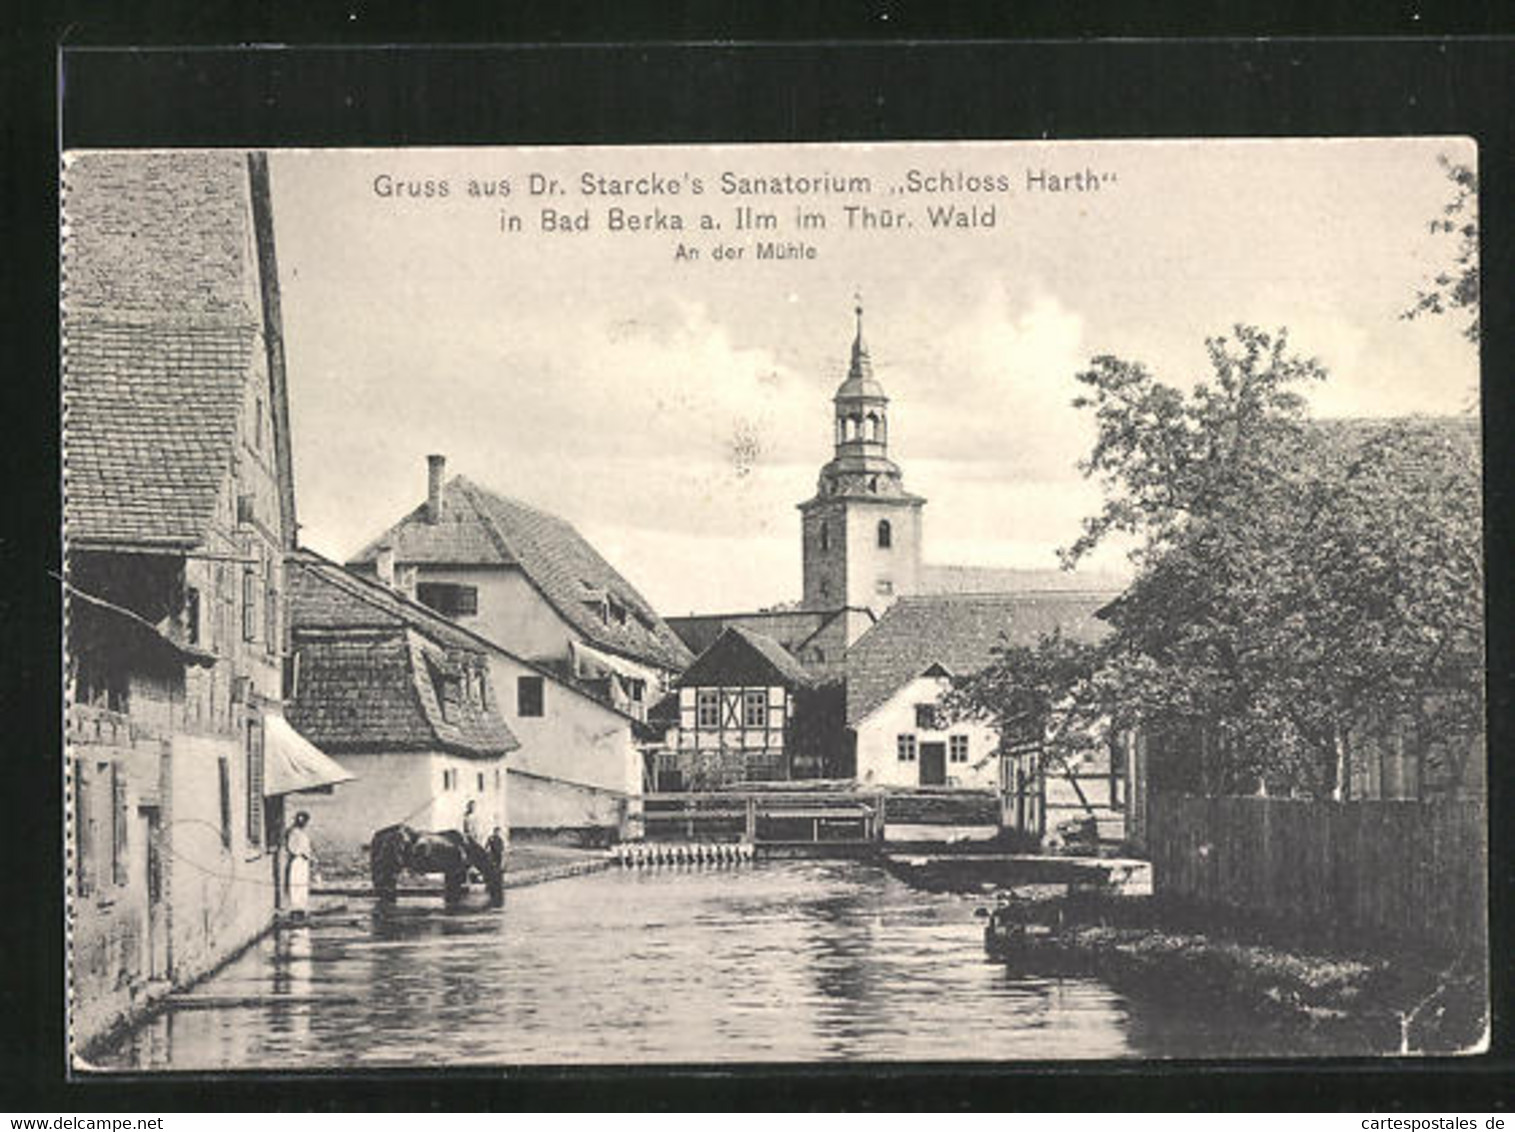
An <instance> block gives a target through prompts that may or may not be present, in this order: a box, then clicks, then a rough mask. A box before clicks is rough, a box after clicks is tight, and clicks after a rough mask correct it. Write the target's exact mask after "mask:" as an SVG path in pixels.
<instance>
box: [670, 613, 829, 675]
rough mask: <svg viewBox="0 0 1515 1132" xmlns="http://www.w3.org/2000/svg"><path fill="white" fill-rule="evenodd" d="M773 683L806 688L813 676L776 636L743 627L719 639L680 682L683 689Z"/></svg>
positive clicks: (701, 655)
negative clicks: (768, 635)
mask: <svg viewBox="0 0 1515 1132" xmlns="http://www.w3.org/2000/svg"><path fill="white" fill-rule="evenodd" d="M775 678H776V679H775ZM770 683H778V684H783V685H785V686H786V687H790V688H802V687H808V686H809V685H810V684H811V683H812V677H811V675H810V673H808V672H806V671H805V667H804V666H803V665H802V664H800V662H799V661H798V660H796V659H795V658H794V657H793V656H791V655H790V654H789V653H788V652H787V651H786V650H785V649H784V646H783V645H781V644H779V643H778V642H777V641H775V640H774V639H773V638H772V637H765V636H763V634H761V633H754V632H753V631H752V630H750V629H745V628H743V627H742V626H740V625H732V626H730V627H729V628H727V629H726V631H725V632H724V633H722V634H721V635H720V636H719V637H717V638H716V640H715V642H714V643H713V644H711V646H710V647H709V648H707V649H706V650H705V651H704V652H702V653H700V655H699V656H698V657H697V658H696V659H695V661H694V663H693V664H691V665H690V666H689V667H688V669H686V670H685V672H684V674H683V676H681V677H679V681H678V685H679V687H681V688H700V687H706V688H708V687H725V686H736V685H747V686H765V687H766V686H767V685H769V684H770Z"/></svg>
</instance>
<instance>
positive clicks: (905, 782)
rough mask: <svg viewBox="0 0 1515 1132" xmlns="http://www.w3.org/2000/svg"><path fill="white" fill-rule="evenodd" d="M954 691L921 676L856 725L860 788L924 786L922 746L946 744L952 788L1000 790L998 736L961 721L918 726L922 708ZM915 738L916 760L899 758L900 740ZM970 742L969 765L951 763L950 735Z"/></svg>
mask: <svg viewBox="0 0 1515 1132" xmlns="http://www.w3.org/2000/svg"><path fill="white" fill-rule="evenodd" d="M950 687H951V684H950V683H949V681H948V680H947V678H946V677H943V676H918V677H916V678H915V679H914V680H911V681H910V682H909V683H907V684H905V685H903V686H902V687H900V688H899V689H898V690H897V691H895V693H894V695H892V696H890V697H889V699H888V700H886V701H885V702H884V703H882V704H880V705H879V706H878V707H876V708H874V709H873V711H871V712H870V713H869V714H868V715H866V716H865V717H864V718H863V719H861V720H859V721H858V723H857V725H856V728H855V730H856V732H857V779H858V784H859V785H860V786H918V785H920V781H921V778H920V767H921V756H920V747H921V744H923V743H941V744H942V745H943V746H944V747H946V748H947V754H946V759H947V763H946V771H947V785H949V786H971V787H987V788H991V789H992V788H997V787H998V786H999V759H998V754H997V751H998V747H999V734H998V732H997V731H996V730H995V729H994V728H992V727H990V726H988V725H987V724H983V723H966V722H960V723H955V724H951V725H948V724H947V723H946V722H945V721H943V729H942V730H922V729H921V728H919V727H917V726H916V717H915V708H916V705H917V704H939V703H940V702H941V699H942V697H943V696H944V695H945V694H946V692H947V691H948V690H949V688H950ZM901 735H913V736H915V748H916V753H915V758H914V760H912V761H909V762H905V761H901V759H900V758H899V736H901ZM953 735H961V736H966V737H967V739H968V761H967V762H966V763H955V762H952V761H951V759H952V754H951V736H953Z"/></svg>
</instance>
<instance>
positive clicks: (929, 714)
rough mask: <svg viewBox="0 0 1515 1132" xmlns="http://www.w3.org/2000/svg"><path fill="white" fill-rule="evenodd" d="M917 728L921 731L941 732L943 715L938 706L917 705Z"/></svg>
mask: <svg viewBox="0 0 1515 1132" xmlns="http://www.w3.org/2000/svg"><path fill="white" fill-rule="evenodd" d="M915 726H916V729H917V730H920V731H940V730H941V729H942V728H941V713H940V712H939V711H938V710H937V706H936V704H916V705H915Z"/></svg>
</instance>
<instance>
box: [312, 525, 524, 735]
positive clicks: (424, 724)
mask: <svg viewBox="0 0 1515 1132" xmlns="http://www.w3.org/2000/svg"><path fill="white" fill-rule="evenodd" d="M292 562H293V563H294V564H295V566H296V568H295V569H292V570H291V571H290V572H289V582H288V585H289V599H290V616H291V619H292V622H293V628H294V642H295V647H296V649H297V650H298V654H299V661H298V664H299V680H298V686H297V689H296V694H295V696H294V698H293V699H292V700H291V701H290V703H289V704H288V705H287V707H286V714H287V715H288V717H289V721H290V723H291V724H292V725H293V726H294V727H295V728H296V729H297V730H299V731H300V732H301V733H302V734H303V735H305V737H306V738H308V739H310V740H311V741H312V742H313V743H315V744H317V745H318V746H320V747H322V748H324V749H327V750H332V751H344V750H345V751H365V750H367V751H373V750H393V751H432V750H446V751H453V752H457V753H460V754H464V755H472V756H482V757H488V756H492V755H499V754H504V753H505V752H507V751H512V750H515V749H516V748H517V747H519V746H520V743H519V742H518V741H517V739H516V737H515V736H514V735H513V734H512V733H511V731H510V728H509V727H508V726H506V724H505V721H504V719H502V718H501V717H500V714H499V712H498V710H497V709H496V708H495V707H494V704H495V702H497V701H496V700H495V697H494V695H493V694H492V693H491V694H488V695H486V697H485V699H484V702H483V703H480V702H478V701H476V700H474V699H471V698H470V697H469V696H468V695H467V694H466V689H463V688H459V687H458V683H459V678H460V677H461V676H462V674H463V671H464V669H465V668H471V669H473V670H474V671H475V672H478V673H480V674H481V675H482V676H483V678H484V679H485V680H486V681H487V680H488V671H487V668H486V667H485V665H484V663H483V660H484V655H485V650H484V648H483V646H481V645H479V644H477V643H475V642H473V641H471V640H469V639H468V637H467V636H466V635H464V634H463V633H461V632H454V631H449V630H448V628H447V627H446V623H445V622H441V623H438V622H440V619H435V620H431V619H427V618H425V617H424V616H420V615H416V616H409V615H408V611H407V610H406V608H405V606H404V604H403V603H402V602H401V601H400V600H398V599H396V600H395V601H393V602H385V601H383V600H382V597H381V595H370V594H368V593H367V592H365V591H366V590H368V589H377V587H372V586H369V584H368V583H365V582H363V581H361V580H359V579H356V578H351V577H345V578H344V577H342V576H340V575H341V574H342V571H341V568H340V567H339V566H337V565H336V564H335V563H327V562H324V561H323V560H320V559H317V558H315V557H314V556H310V555H297V556H296V557H295V558H293V559H292ZM376 598H377V599H378V600H376ZM449 686H451V688H452V690H453V692H454V695H452V696H451V697H445V698H447V701H448V702H447V703H446V705H445V706H444V704H443V698H444V689H446V688H448V687H449ZM485 704H487V705H488V706H485Z"/></svg>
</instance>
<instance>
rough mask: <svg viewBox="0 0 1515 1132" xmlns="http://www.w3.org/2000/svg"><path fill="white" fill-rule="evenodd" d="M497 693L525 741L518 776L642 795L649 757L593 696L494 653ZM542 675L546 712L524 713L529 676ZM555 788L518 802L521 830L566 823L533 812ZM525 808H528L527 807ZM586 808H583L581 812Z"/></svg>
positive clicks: (539, 789) (526, 794)
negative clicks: (523, 684) (522, 684)
mask: <svg viewBox="0 0 1515 1132" xmlns="http://www.w3.org/2000/svg"><path fill="white" fill-rule="evenodd" d="M489 676H490V681H491V684H492V688H491V692H492V694H493V695H494V696H495V698H496V701H497V702H496V703H495V707H496V709H497V710H498V711H499V714H500V716H501V718H503V719H504V720H505V723H506V725H507V726H509V728H510V730H511V731H512V732H513V733H514V734H515V737H516V738H517V739H518V740H520V743H521V746H520V748H519V749H517V750H514V751H512V752H510V754H509V755H508V756H507V759H506V761H507V765H508V766H509V768H510V770H511V771H513V772H517V773H519V774H522V775H528V774H529V775H531V776H533V777H534V778H535V779H538V780H556V781H558V782H561V783H563V784H564V789H565V791H571V792H572V791H582V789H583V788H586V787H587V788H591V789H593V790H598V791H605V792H608V793H611V794H615V795H617V796H624V797H627V798H635V797H640V795H641V793H642V756H641V753H640V752H639V751H638V750H637V748H636V745H635V744H634V743H633V742H632V736H631V720H629V719H627V718H626V717H625V716H622V715H618V714H617V713H615V712H613V711H611V710H610V709H608V708H606V707H604V706H603V705H601V704H599V703H598V702H596V701H594V700H592V699H590V698H589V697H587V696H584V695H581V694H579V693H578V692H575V691H573V690H571V689H569V688H568V687H566V686H565V685H563V684H561V683H559V682H558V681H556V680H553V679H552V678H551V677H547V676H543V675H542V673H541V672H539V671H538V670H537V669H535V668H532V667H531V666H529V665H527V664H523V663H522V662H521V661H518V660H515V659H514V658H512V657H509V656H506V655H504V654H502V653H499V652H495V651H492V650H491V652H490V653H489ZM523 676H525V677H541V680H542V714H541V715H539V716H537V715H522V714H521V710H520V709H521V706H522V704H521V699H520V688H519V681H520V678H521V677H523ZM550 792H551V790H550V782H549V783H547V785H546V786H543V785H542V783H541V782H540V781H539V782H538V785H537V786H536V787H533V789H532V790H530V791H527V790H524V789H523V790H521V791H520V792H519V794H512V796H511V798H510V824H511V825H512V826H513V827H531V828H541V827H545V826H551V825H558V824H561V822H560V821H559V820H558V819H557V817H556V816H553V817H552V820H547V816H546V815H544V814H537V813H531V812H526V811H527V810H529V809H530V808H531V807H530V801H531V799H532V798H535V797H546V796H547V795H549V794H550ZM523 807H524V809H523ZM577 809H579V810H582V809H583V807H581V806H580V807H577Z"/></svg>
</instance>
